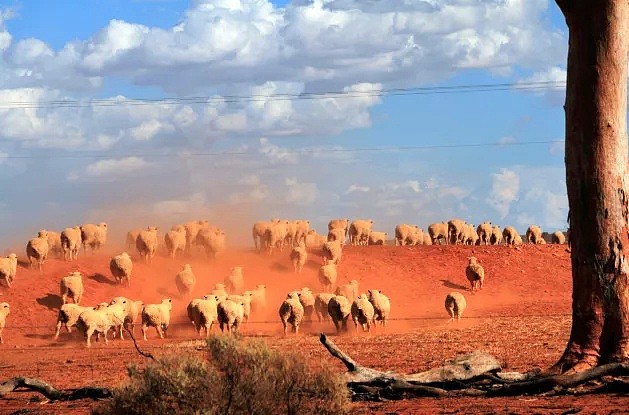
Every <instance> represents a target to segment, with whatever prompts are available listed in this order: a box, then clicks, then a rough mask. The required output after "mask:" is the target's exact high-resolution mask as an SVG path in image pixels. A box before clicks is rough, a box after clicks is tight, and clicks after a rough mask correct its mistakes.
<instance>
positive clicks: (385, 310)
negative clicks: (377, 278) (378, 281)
mask: <svg viewBox="0 0 629 415" xmlns="http://www.w3.org/2000/svg"><path fill="white" fill-rule="evenodd" d="M367 293H368V294H367V298H368V299H369V302H370V303H371V304H372V305H373V310H374V316H373V324H374V325H375V324H376V321H380V323H381V324H382V328H385V327H386V325H387V320H388V319H389V314H390V313H391V301H390V300H389V297H387V296H386V295H384V294H383V293H382V291H380V290H367Z"/></svg>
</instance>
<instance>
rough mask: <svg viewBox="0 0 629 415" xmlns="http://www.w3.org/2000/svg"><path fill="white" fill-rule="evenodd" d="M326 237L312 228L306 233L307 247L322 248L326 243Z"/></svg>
mask: <svg viewBox="0 0 629 415" xmlns="http://www.w3.org/2000/svg"><path fill="white" fill-rule="evenodd" d="M325 241H326V238H325V236H323V235H319V234H318V233H317V231H315V230H314V229H310V230H309V231H308V234H307V235H306V248H307V249H320V248H321V247H322V246H323V244H324V243H325Z"/></svg>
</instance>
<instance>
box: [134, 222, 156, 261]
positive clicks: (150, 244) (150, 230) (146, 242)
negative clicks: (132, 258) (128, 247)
mask: <svg viewBox="0 0 629 415" xmlns="http://www.w3.org/2000/svg"><path fill="white" fill-rule="evenodd" d="M157 232H158V229H157V227H156V226H149V227H147V228H146V229H144V230H143V231H141V232H140V233H139V234H138V237H137V239H136V240H135V248H136V249H137V250H138V253H139V254H140V255H141V256H142V258H144V262H145V263H147V264H151V263H152V262H153V256H154V255H155V252H156V251H157V241H158V236H157Z"/></svg>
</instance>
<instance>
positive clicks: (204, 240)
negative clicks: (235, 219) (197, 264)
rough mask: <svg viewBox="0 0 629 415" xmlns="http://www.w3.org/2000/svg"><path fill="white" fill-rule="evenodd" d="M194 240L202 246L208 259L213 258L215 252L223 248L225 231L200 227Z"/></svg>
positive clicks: (221, 250)
mask: <svg viewBox="0 0 629 415" xmlns="http://www.w3.org/2000/svg"><path fill="white" fill-rule="evenodd" d="M196 242H197V244H199V245H200V246H202V247H203V249H204V250H205V255H206V256H207V257H208V258H209V259H215V258H216V255H217V254H219V253H221V252H223V251H224V250H225V232H223V231H222V230H221V229H217V228H204V229H201V230H200V231H199V233H198V234H197V237H196Z"/></svg>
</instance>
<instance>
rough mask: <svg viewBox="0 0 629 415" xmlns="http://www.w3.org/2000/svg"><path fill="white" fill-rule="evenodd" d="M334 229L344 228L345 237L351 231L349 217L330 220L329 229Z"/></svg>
mask: <svg viewBox="0 0 629 415" xmlns="http://www.w3.org/2000/svg"><path fill="white" fill-rule="evenodd" d="M332 229H343V239H345V237H346V236H347V233H348V231H349V218H348V219H332V220H330V221H329V222H328V231H331V230H332Z"/></svg>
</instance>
